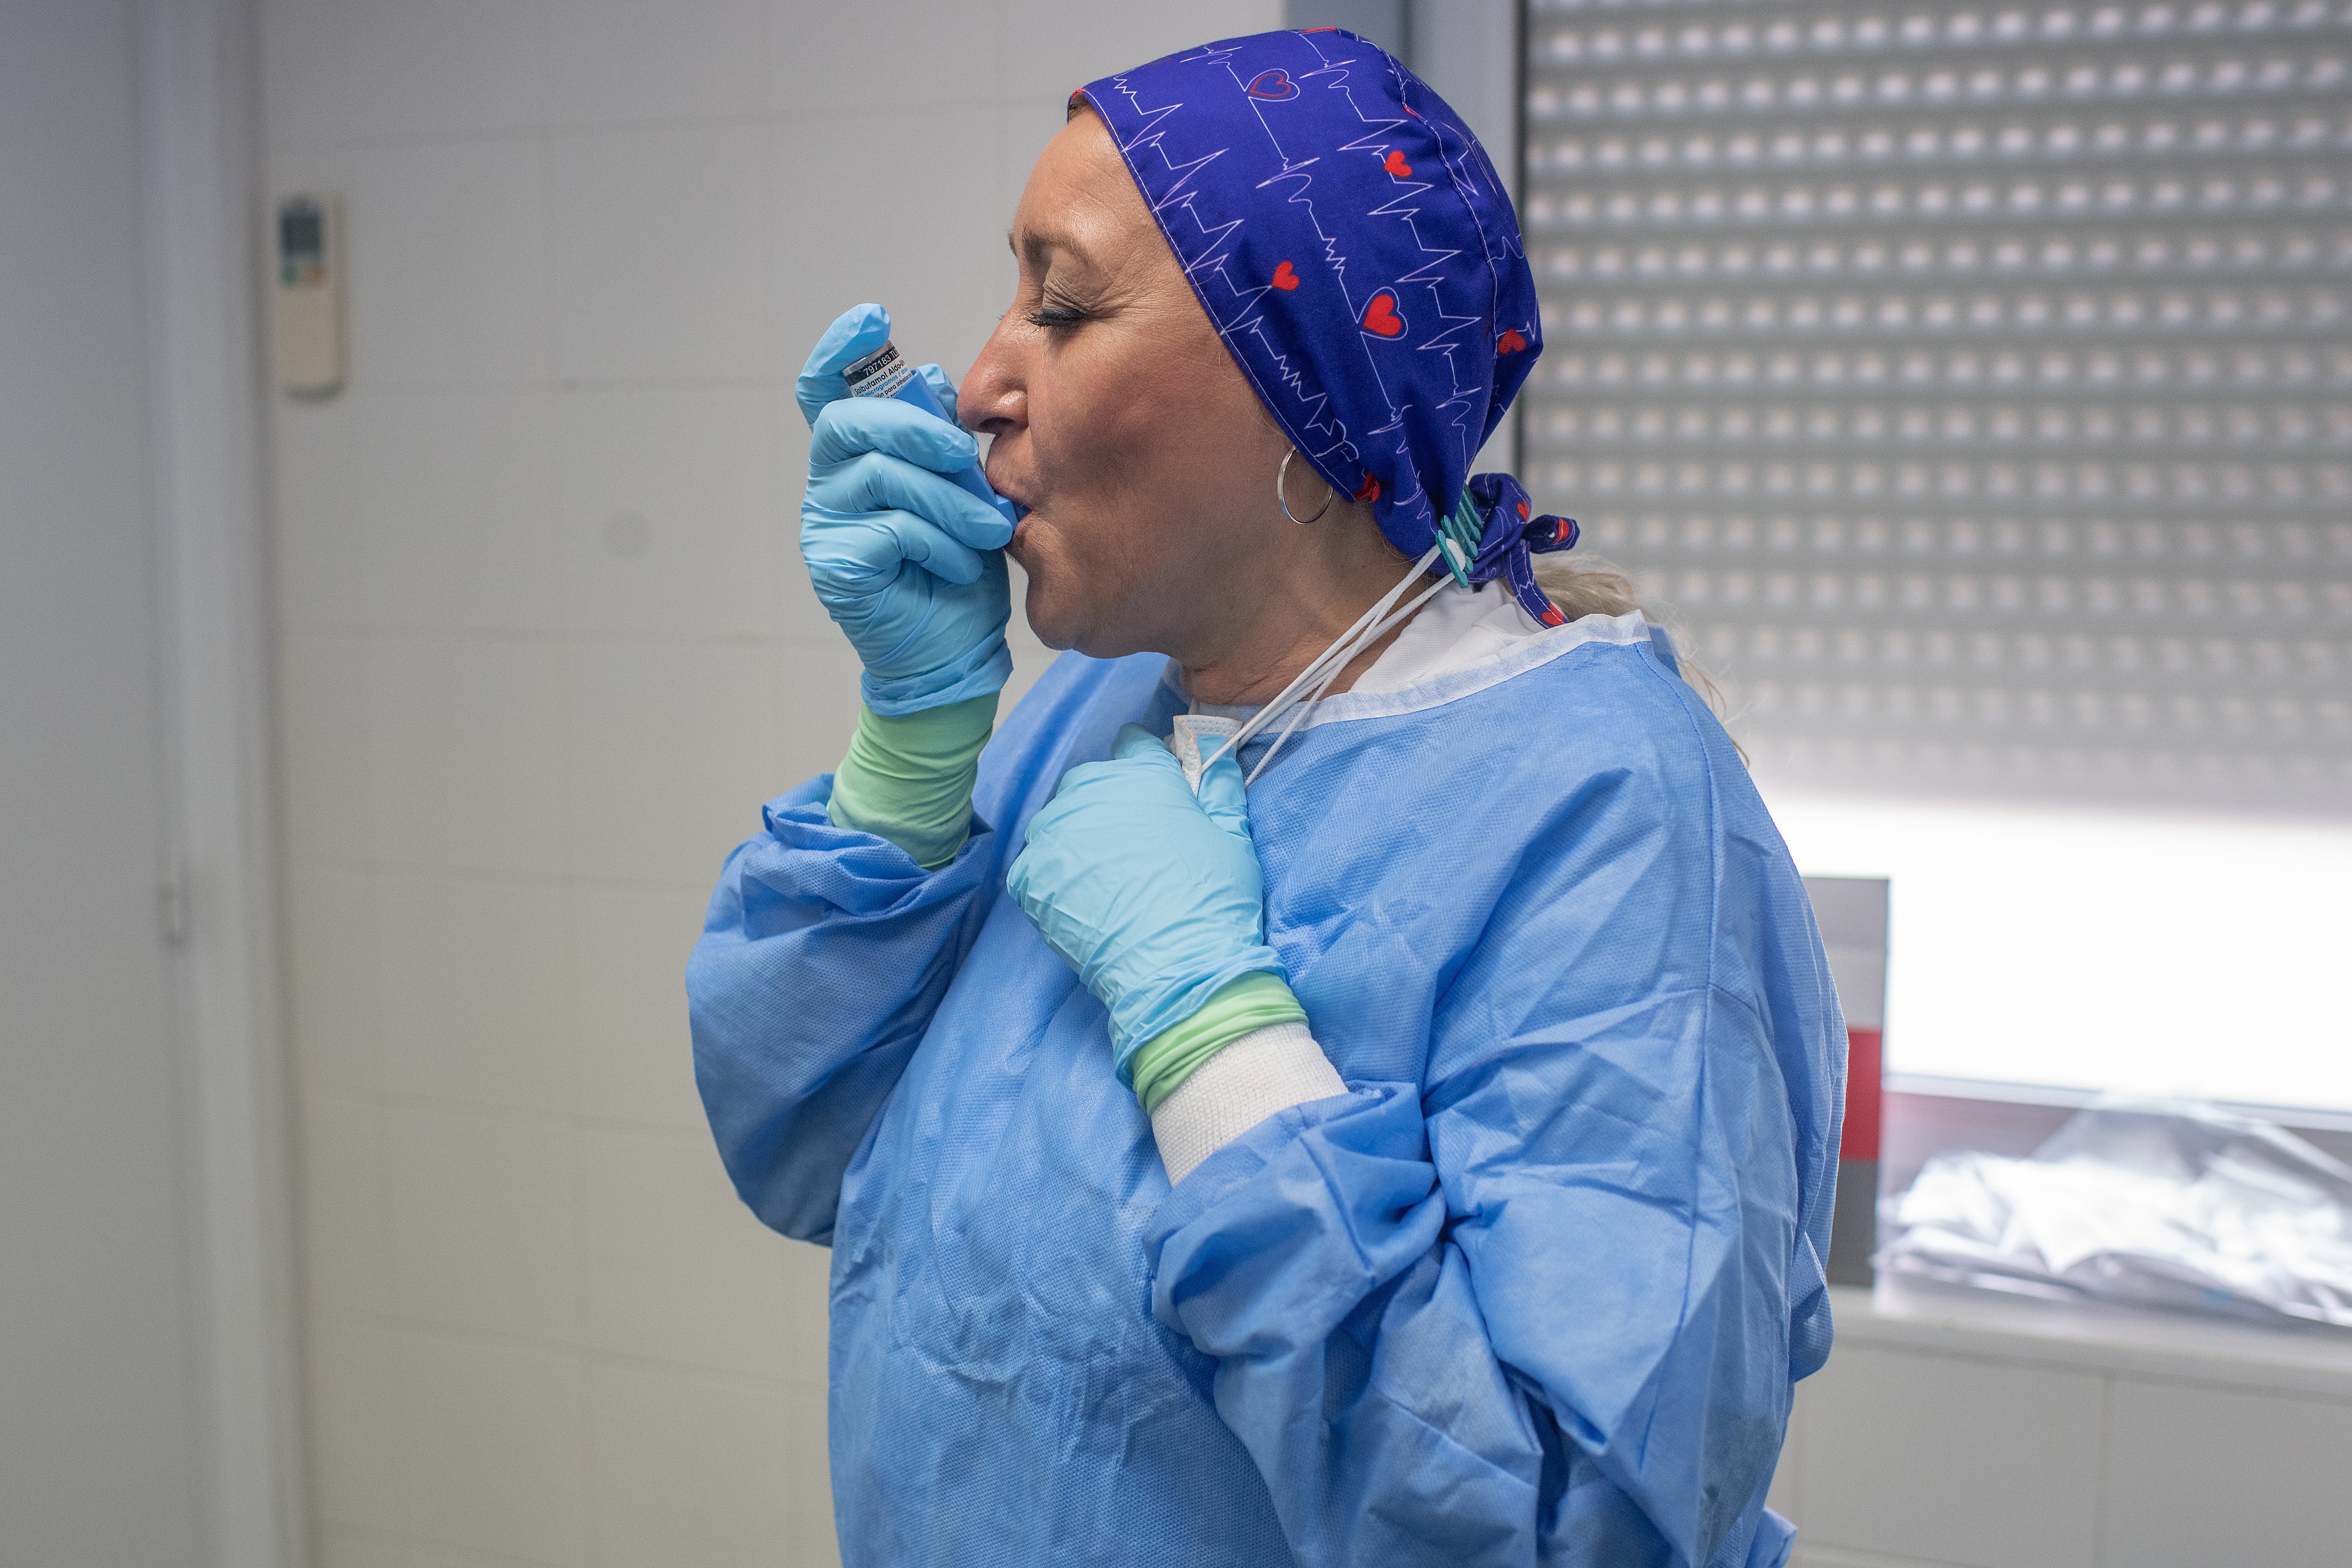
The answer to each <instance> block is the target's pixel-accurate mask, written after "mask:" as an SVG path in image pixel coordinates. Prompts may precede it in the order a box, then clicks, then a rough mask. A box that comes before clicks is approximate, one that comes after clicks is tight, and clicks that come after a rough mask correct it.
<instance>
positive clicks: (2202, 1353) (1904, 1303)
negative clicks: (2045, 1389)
mask: <svg viewBox="0 0 2352 1568" xmlns="http://www.w3.org/2000/svg"><path fill="white" fill-rule="evenodd" d="M1830 1301H1831V1310H1832V1314H1833V1315H1834V1317H1835V1320H1836V1323H1837V1342H1838V1343H1840V1344H1874V1345H1884V1346H1888V1347H1892V1348H1901V1349H1906V1350H1910V1351H1914V1352H1942V1353H1946V1354H1954V1355H1969V1356H1977V1357H1990V1358H1995V1359H1999V1360H2002V1361H2008V1362H2026V1363H2043V1364H2060V1365H2065V1366H2073V1367H2085V1366H2087V1367H2096V1368H2103V1369H2105V1370H2107V1371H2111V1372H2122V1373H2136V1374H2138V1375H2141V1376H2153V1377H2163V1378H2170V1379H2176V1380H2181V1381H2187V1382H2193V1383H2208V1384H2225V1385H2228V1386H2231V1387H2237V1388H2250V1387H2251V1388H2269V1389H2279V1390H2285V1391H2288V1392H2293V1393H2299V1394H2316V1395H2320V1396H2323V1397H2327V1398H2335V1399H2352V1330H2338V1329H2327V1328H2324V1327H2320V1326H2316V1325H2315V1326H2314V1327H2312V1328H2310V1329H2268V1328H2262V1327H2257V1326H2254V1325H2252V1324H2242V1323H2234V1322H2227V1321H2220V1320H2209V1319H2203V1318H2198V1317H2194V1316H2191V1315H2189V1314H2188V1313H2172V1312H2159V1311H2155V1310H2143V1309H2139V1308H2133V1307H2119V1306H2091V1305H2077V1304H2074V1303H2072V1302H2062V1301H2045V1300H2038V1299H2036V1298H2033V1297H2029V1296H2011V1295H2006V1294H2003V1293H2001V1292H2000V1291H1994V1290H1970V1289H1961V1288H1958V1287H1952V1286H1941V1285H1936V1284H1933V1283H1930V1282H1927V1281H1922V1280H1912V1279H1891V1278H1886V1277H1882V1278H1881V1279H1880V1280H1879V1282H1878V1286H1877V1289H1875V1290H1865V1289H1861V1288H1859V1287H1853V1286H1832V1287H1831V1289H1830Z"/></svg>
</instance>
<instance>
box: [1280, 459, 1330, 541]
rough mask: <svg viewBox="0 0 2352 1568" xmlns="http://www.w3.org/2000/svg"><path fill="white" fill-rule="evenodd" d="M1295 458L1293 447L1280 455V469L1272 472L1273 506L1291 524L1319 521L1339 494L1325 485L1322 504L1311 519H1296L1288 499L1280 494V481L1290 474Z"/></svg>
mask: <svg viewBox="0 0 2352 1568" xmlns="http://www.w3.org/2000/svg"><path fill="white" fill-rule="evenodd" d="M1297 456H1298V448H1297V447H1292V448H1291V449H1290V450H1289V451H1287V452H1285V453H1284V454H1283V455H1282V467H1280V468H1276V469H1275V470H1274V504H1275V505H1276V506H1278V507H1280V508H1281V509H1282V515H1283V516H1285V517H1286V518H1289V519H1290V521H1293V522H1296V523H1309V522H1315V521H1320V520H1321V518H1322V516H1323V514H1324V513H1325V512H1327V511H1329V510H1331V502H1332V500H1334V499H1336V498H1337V497H1338V495H1339V491H1338V490H1335V489H1332V488H1331V487H1330V485H1328V483H1327V484H1326V485H1324V487H1323V504H1322V505H1321V506H1318V507H1317V508H1316V509H1315V515H1314V516H1313V517H1298V516H1296V515H1294V514H1293V513H1292V511H1291V510H1290V498H1289V497H1288V496H1286V495H1284V494H1283V493H1282V481H1283V479H1285V478H1286V477H1287V476H1288V474H1289V473H1290V459H1291V458H1295V457H1297Z"/></svg>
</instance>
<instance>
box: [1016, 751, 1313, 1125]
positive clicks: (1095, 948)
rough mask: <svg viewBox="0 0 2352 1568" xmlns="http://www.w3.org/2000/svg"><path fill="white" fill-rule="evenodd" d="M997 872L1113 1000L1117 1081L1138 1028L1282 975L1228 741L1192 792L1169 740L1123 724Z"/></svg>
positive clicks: (1056, 945)
mask: <svg viewBox="0 0 2352 1568" xmlns="http://www.w3.org/2000/svg"><path fill="white" fill-rule="evenodd" d="M1005 885H1006V887H1007V888H1008V889H1011V891H1012V894H1013V898H1014V899H1015V900H1018V901H1019V903H1020V905H1021V910H1022V912H1023V913H1024V914H1026V915H1027V916H1028V917H1029V919H1030V921H1032V922H1033V923H1034V925H1035V926H1036V928H1037V930H1038V931H1040V932H1041V933H1042V934H1043V935H1044V936H1045V942H1046V945H1047V946H1049V947H1051V948H1052V949H1053V950H1054V951H1055V952H1058V953H1060V954H1061V955H1062V957H1063V958H1064V959H1065V960H1066V961H1067V962H1068V963H1069V964H1070V966H1071V967H1072V968H1074V969H1076V971H1077V972H1078V978H1079V980H1081V981H1082V982H1084V983H1085V984H1086V987H1087V990H1088V991H1091V992H1093V993H1094V994H1095V996H1096V998H1097V1000H1098V1001H1100V1002H1101V1003H1102V1005H1104V1006H1105V1007H1107V1008H1108V1009H1109V1010H1110V1038H1111V1046H1112V1048H1113V1050H1114V1052H1115V1053H1116V1057H1117V1061H1118V1076H1119V1079H1120V1081H1121V1082H1123V1083H1131V1082H1132V1079H1130V1078H1129V1062H1130V1060H1131V1058H1133V1057H1134V1055H1135V1053H1136V1051H1137V1050H1138V1049H1139V1048H1140V1047H1142V1046H1143V1045H1144V1044H1145V1042H1147V1041H1149V1040H1150V1039H1152V1038H1153V1037H1156V1036H1158V1035H1160V1034H1162V1033H1164V1032H1165V1031H1166V1030H1168V1029H1170V1028H1172V1027H1173V1026H1176V1025H1178V1024H1181V1023H1182V1022H1183V1021H1184V1020H1185V1019H1187V1018H1189V1017H1191V1016H1192V1015H1193V1014H1194V1013H1196V1012H1198V1011H1200V1009H1201V1007H1202V1005H1203V1004H1204V1003H1206V1002H1207V1001H1208V1000H1209V999H1210V998H1211V997H1212V996H1214V995H1215V994H1217V993H1218V992H1219V991H1222V990H1223V989H1224V987H1225V986H1227V985H1228V984H1232V983H1233V982H1234V981H1235V980H1238V979H1239V978H1241V977H1242V976H1243V975H1244V974H1249V973H1255V972H1265V973H1271V974H1275V975H1279V976H1281V977H1282V978H1284V979H1285V980H1287V979H1288V978H1289V977H1288V975H1287V974H1286V973H1285V972H1284V970H1283V965H1282V959H1281V958H1280V956H1279V955H1277V954H1276V952H1275V951H1274V949H1272V948H1270V947H1268V946H1266V945H1265V879H1264V876H1263V874H1262V873H1261V872H1260V871H1259V869H1258V864H1257V848H1256V847H1255V845H1253V844H1252V843H1251V842H1250V830H1249V797H1248V796H1247V795H1245V794H1244V792H1243V788H1242V770H1241V763H1240V762H1239V761H1238V760H1237V759H1236V758H1235V757H1234V756H1233V755H1232V754H1231V753H1230V752H1228V753H1227V754H1226V755H1224V756H1223V757H1220V758H1219V759H1218V760H1217V761H1216V762H1215V763H1213V764H1212V765H1211V766H1210V768H1209V770H1208V771H1207V772H1206V773H1203V774H1202V777H1201V793H1200V795H1199V797H1198V798H1197V799H1196V798H1194V796H1193V794H1192V788H1191V786H1190V785H1188V784H1186V783H1185V782H1184V770H1183V768H1182V766H1181V764H1179V763H1178V762H1177V761H1176V759H1175V757H1174V756H1173V755H1172V754H1171V753H1170V752H1169V750H1168V748H1167V747H1166V746H1164V745H1162V744H1161V743H1160V742H1158V741H1156V740H1154V739H1153V738H1152V737H1151V735H1150V732H1149V731H1146V730H1144V729H1143V728H1142V727H1141V726H1139V725H1136V724H1129V725H1128V726H1126V727H1125V728H1123V729H1121V730H1120V731H1119V732H1118V740H1117V741H1116V742H1114V743H1113V745H1112V747H1111V760H1110V761H1109V762H1107V763H1086V764H1085V765H1083V766H1081V767H1076V768H1072V769H1071V770H1070V771H1069V772H1068V773H1066V774H1064V775H1063V777H1062V783H1061V785H1060V787H1059V788H1058V789H1057V790H1056V791H1055V795H1054V798H1053V800H1052V801H1050V802H1049V803H1047V805H1045V808H1044V809H1043V810H1041V811H1039V812H1038V813H1037V815H1036V816H1034V817H1032V818H1031V819H1030V822H1029V838H1028V844H1027V846H1026V847H1024V849H1023V850H1022V851H1021V858H1019V859H1017V860H1015V861H1014V862H1013V871H1012V874H1011V875H1010V876H1008V877H1007V878H1006V879H1005Z"/></svg>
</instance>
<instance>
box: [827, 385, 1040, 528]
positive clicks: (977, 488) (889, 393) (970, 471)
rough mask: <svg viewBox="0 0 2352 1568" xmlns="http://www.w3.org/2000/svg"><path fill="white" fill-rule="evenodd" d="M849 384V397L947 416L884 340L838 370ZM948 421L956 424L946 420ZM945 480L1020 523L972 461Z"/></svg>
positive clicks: (1018, 513) (1014, 510) (1018, 515)
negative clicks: (875, 399)
mask: <svg viewBox="0 0 2352 1568" xmlns="http://www.w3.org/2000/svg"><path fill="white" fill-rule="evenodd" d="M841 379H842V380H844V381H845V382H847V383H848V384H849V395H850V396H852V397H895V398H897V399H898V401H899V402H901V403H911V404H913V405H915V406H916V407H918V408H919V409H921V410H922V411H923V412H924V413H926V414H929V415H930V416H932V417H933V418H937V419H947V417H948V411H947V410H946V409H944V408H942V407H940V400H939V399H938V398H936V397H934V396H932V395H931V385H930V383H929V382H927V381H925V380H924V379H923V378H922V377H921V376H919V375H917V374H915V371H914V367H913V366H911V365H909V364H908V363H907V362H906V361H905V360H904V359H902V358H900V357H899V354H898V349H897V348H896V347H895V346H893V345H891V344H889V343H884V344H883V345H882V346H881V347H880V348H878V349H876V350H875V351H874V352H873V353H870V354H867V355H866V357H865V358H864V359H860V360H853V361H851V362H850V363H849V364H848V365H847V366H845V368H844V369H843V370H842V373H841ZM948 423H949V424H950V425H952V424H954V423H955V421H953V420H952V419H949V420H948ZM946 478H947V479H948V482H949V483H950V484H953V485H956V486H959V487H960V488H961V489H967V490H970V491H971V493H972V494H974V495H976V496H978V497H979V498H980V499H981V500H984V501H986V502H987V503H988V504H989V505H991V506H992V507H994V508H995V509H996V510H998V511H1000V512H1002V513H1003V514H1004V521H1007V522H1019V521H1021V511H1020V510H1019V509H1017V508H1015V507H1014V506H1013V503H1012V502H1011V501H1009V500H1005V499H1004V498H1003V496H1001V495H998V494H997V493H996V492H995V491H994V490H992V489H989V488H988V476H987V475H985V474H983V473H982V472H981V471H980V465H979V464H978V463H974V464H972V465H971V467H970V468H966V469H964V470H963V472H961V473H960V474H949V475H947V476H946Z"/></svg>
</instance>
